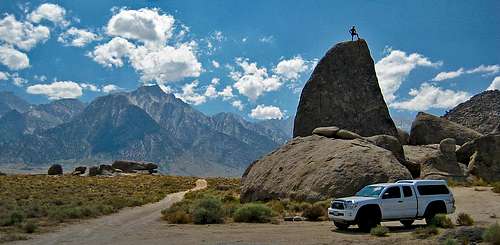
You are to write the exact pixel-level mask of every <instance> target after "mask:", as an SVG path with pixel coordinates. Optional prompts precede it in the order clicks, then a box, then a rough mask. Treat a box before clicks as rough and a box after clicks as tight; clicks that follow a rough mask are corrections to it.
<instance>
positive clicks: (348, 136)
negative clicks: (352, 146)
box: [334, 129, 363, 140]
mask: <svg viewBox="0 0 500 245" xmlns="http://www.w3.org/2000/svg"><path fill="white" fill-rule="evenodd" d="M334 137H335V138H337V139H344V140H353V139H361V138H363V137H361V135H359V134H357V133H354V132H351V131H349V130H345V129H341V130H339V131H337V133H336V134H335V136H334Z"/></svg>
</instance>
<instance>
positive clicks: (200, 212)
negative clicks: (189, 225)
mask: <svg viewBox="0 0 500 245" xmlns="http://www.w3.org/2000/svg"><path fill="white" fill-rule="evenodd" d="M192 216H193V222H194V223H195V224H219V223H223V222H224V211H223V210H222V202H221V201H220V200H219V199H217V198H215V197H205V198H202V199H200V200H197V201H196V202H195V203H194V205H193V212H192Z"/></svg>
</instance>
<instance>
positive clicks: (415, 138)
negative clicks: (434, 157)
mask: <svg viewBox="0 0 500 245" xmlns="http://www.w3.org/2000/svg"><path fill="white" fill-rule="evenodd" d="M480 136H482V134H480V133H478V132H476V131H475V130H473V129H470V128H467V127H465V126H462V125H460V124H457V123H454V122H451V121H448V120H446V119H444V118H440V117H437V116H434V115H431V114H428V113H425V112H419V113H418V114H417V117H416V118H415V121H413V123H412V125H411V132H410V145H429V144H439V143H440V142H441V140H443V139H446V138H453V139H455V140H456V142H457V144H459V145H462V144H464V143H466V142H468V141H471V140H473V139H476V138H479V137H480Z"/></svg>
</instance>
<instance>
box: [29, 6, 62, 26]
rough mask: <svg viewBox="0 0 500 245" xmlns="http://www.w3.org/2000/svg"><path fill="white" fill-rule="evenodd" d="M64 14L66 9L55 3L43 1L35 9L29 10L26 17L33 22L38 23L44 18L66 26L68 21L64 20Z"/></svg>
mask: <svg viewBox="0 0 500 245" xmlns="http://www.w3.org/2000/svg"><path fill="white" fill-rule="evenodd" d="M65 15H66V10H65V9H64V8H63V7H61V6H59V5H57V4H52V3H44V4H42V5H40V6H38V8H37V9H36V10H35V11H33V12H31V14H30V15H29V16H28V19H29V20H31V21H32V22H33V23H39V22H40V21H42V20H43V19H46V20H49V21H52V22H53V23H55V24H58V25H61V26H67V25H69V22H68V21H66V20H65Z"/></svg>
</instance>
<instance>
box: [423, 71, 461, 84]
mask: <svg viewBox="0 0 500 245" xmlns="http://www.w3.org/2000/svg"><path fill="white" fill-rule="evenodd" d="M462 74H464V68H460V69H458V70H456V71H448V72H440V73H438V74H437V75H436V76H435V77H434V78H433V79H432V80H431V81H436V82H439V81H443V80H447V79H452V78H456V77H459V76H461V75H462Z"/></svg>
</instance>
